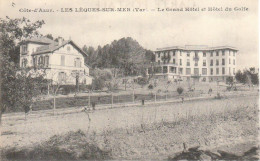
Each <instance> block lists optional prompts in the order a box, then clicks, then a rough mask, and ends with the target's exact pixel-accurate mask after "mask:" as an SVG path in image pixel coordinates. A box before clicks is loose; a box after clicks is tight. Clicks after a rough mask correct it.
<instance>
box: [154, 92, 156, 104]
mask: <svg viewBox="0 0 260 161" xmlns="http://www.w3.org/2000/svg"><path fill="white" fill-rule="evenodd" d="M156 97H157V96H156V92H154V102H156Z"/></svg>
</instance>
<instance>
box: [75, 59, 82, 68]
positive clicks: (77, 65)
mask: <svg viewBox="0 0 260 161" xmlns="http://www.w3.org/2000/svg"><path fill="white" fill-rule="evenodd" d="M74 66H75V67H81V61H80V58H76V59H75V60H74Z"/></svg>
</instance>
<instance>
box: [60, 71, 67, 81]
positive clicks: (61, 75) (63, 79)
mask: <svg viewBox="0 0 260 161" xmlns="http://www.w3.org/2000/svg"><path fill="white" fill-rule="evenodd" d="M58 81H59V82H60V83H61V82H64V81H66V73H64V72H60V73H59V76H58Z"/></svg>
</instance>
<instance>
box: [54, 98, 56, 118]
mask: <svg viewBox="0 0 260 161" xmlns="http://www.w3.org/2000/svg"><path fill="white" fill-rule="evenodd" d="M55 109H56V96H55V95H54V98H53V115H54V112H55Z"/></svg>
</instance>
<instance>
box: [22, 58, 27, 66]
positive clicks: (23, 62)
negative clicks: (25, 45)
mask: <svg viewBox="0 0 260 161" xmlns="http://www.w3.org/2000/svg"><path fill="white" fill-rule="evenodd" d="M27 62H28V61H27V59H26V58H24V59H23V60H22V67H26V66H27Z"/></svg>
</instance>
